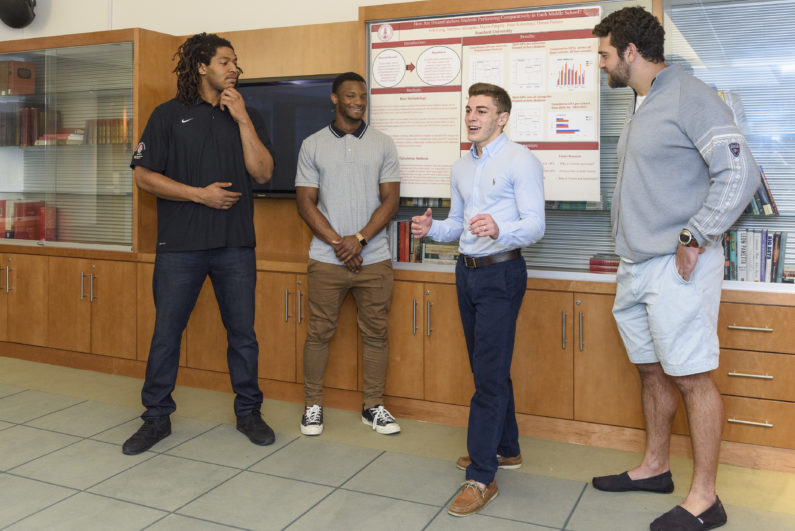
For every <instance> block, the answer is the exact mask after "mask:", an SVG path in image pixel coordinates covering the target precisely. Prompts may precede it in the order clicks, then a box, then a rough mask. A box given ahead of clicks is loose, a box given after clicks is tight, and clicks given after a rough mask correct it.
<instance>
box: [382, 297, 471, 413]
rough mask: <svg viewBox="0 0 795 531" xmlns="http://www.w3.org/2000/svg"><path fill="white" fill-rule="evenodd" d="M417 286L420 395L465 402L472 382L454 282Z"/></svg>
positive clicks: (430, 398) (455, 402) (435, 400)
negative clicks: (420, 357)
mask: <svg viewBox="0 0 795 531" xmlns="http://www.w3.org/2000/svg"><path fill="white" fill-rule="evenodd" d="M421 286H422V287H421V292H422V299H420V300H419V301H418V302H419V308H418V310H417V312H416V315H417V321H418V322H417V333H421V334H422V352H423V373H424V378H423V393H424V397H423V398H424V399H425V400H429V401H431V402H444V403H447V404H459V405H469V401H470V400H471V399H472V394H473V393H474V392H475V383H474V380H473V378H472V369H471V368H470V366H469V357H468V355H467V347H466V341H465V340H464V329H463V327H462V326H461V316H460V314H459V312H458V303H457V300H458V298H457V295H456V289H455V284H442V283H435V282H426V283H423V284H421ZM412 300H413V299H412ZM412 306H413V303H412ZM404 307H405V305H404ZM412 314H414V312H413V310H412ZM412 330H413V328H412ZM404 335H405V333H404ZM390 355H391V356H392V354H390ZM408 355H410V354H409V353H408V352H406V351H405V350H403V351H400V350H398V351H396V352H395V353H394V356H395V357H397V356H400V357H402V358H405V357H406V356H408ZM390 361H391V360H390ZM415 363H416V361H415ZM406 378H407V376H404V379H406Z"/></svg>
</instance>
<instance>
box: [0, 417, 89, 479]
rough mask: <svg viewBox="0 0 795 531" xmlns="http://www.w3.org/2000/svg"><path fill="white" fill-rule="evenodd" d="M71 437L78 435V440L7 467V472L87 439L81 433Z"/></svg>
mask: <svg viewBox="0 0 795 531" xmlns="http://www.w3.org/2000/svg"><path fill="white" fill-rule="evenodd" d="M25 427H26V428H31V429H34V430H37V429H39V428H33V427H32V426H25ZM42 431H49V430H42ZM56 433H57V432H56ZM60 435H66V434H60ZM69 437H77V440H76V441H72V442H70V443H69V444H66V445H64V446H60V447H58V448H56V449H54V450H50V451H49V452H47V453H45V454H41V455H37V456H36V457H34V458H33V459H28V460H27V461H25V462H22V463H19V464H17V465H14V466H12V467H11V468H9V469H6V472H11V471H12V470H16V469H17V468H19V467H21V466H24V465H27V464H28V463H32V462H33V461H36V460H38V459H42V458H44V457H47V456H48V455H52V454H54V453H56V452H60V451H61V450H65V449H67V448H69V447H72V446H74V445H76V444H78V443H80V442H83V441H85V440H86V438H85V437H80V436H79V435H69Z"/></svg>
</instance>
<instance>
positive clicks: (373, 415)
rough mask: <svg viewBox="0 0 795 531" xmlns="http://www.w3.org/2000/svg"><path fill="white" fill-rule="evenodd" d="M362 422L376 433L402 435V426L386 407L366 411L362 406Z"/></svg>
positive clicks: (376, 407)
mask: <svg viewBox="0 0 795 531" xmlns="http://www.w3.org/2000/svg"><path fill="white" fill-rule="evenodd" d="M362 422H363V423H364V424H367V425H368V426H372V427H373V429H374V430H375V431H377V432H378V433H382V434H384V435H391V434H393V433H400V424H398V423H397V421H395V417H393V416H392V415H391V414H390V413H389V411H387V410H386V408H385V407H384V406H375V407H371V408H370V409H365V407H364V406H362Z"/></svg>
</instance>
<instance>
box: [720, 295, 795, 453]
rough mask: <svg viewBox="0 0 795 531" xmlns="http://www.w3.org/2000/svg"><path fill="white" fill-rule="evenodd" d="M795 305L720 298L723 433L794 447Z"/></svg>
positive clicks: (734, 438) (736, 438)
mask: <svg viewBox="0 0 795 531" xmlns="http://www.w3.org/2000/svg"><path fill="white" fill-rule="evenodd" d="M793 319H795V308H793V307H789V306H773V305H763V304H741V303H732V302H725V303H723V304H721V307H720V314H719V318H718V336H719V338H720V344H721V347H724V348H723V349H722V350H721V361H720V367H719V368H718V369H717V370H716V371H715V373H714V374H715V381H716V382H717V384H718V389H720V392H721V394H722V395H723V403H724V407H725V409H726V424H725V425H724V428H723V438H724V439H725V440H729V441H737V442H744V443H751V444H763V445H767V446H778V447H783V448H795V422H793V420H792V419H795V388H793V386H792V375H793V374H795V355H793V354H795V331H793V330H795V329H793V326H792V325H791V323H792V322H793Z"/></svg>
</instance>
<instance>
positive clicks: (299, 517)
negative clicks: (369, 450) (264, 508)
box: [282, 450, 386, 531]
mask: <svg viewBox="0 0 795 531" xmlns="http://www.w3.org/2000/svg"><path fill="white" fill-rule="evenodd" d="M385 453H386V450H381V452H380V453H379V454H378V455H376V456H375V457H373V458H372V459H370V461H368V462H367V464H365V465H364V466H363V467H361V468H360V469H359V470H357V471H356V472H354V473H353V474H352V475H351V477H349V478H348V479H346V480H345V481H343V482H342V483H340V484H339V485H337V486H335V487H333V488H332V489H331V492H329V493H328V494H326V495H325V496H323V497H322V498H321V499H319V500H318V501H317V502H315V503H314V504H313V505H311V506H310V507H308V508H307V509H306V510H305V511H304V512H303V513H301V514H299V515H298V516H297V517H296V518H294V519H293V520H292V521H291V522H290V523H288V524H287V525H286V526H284V527H283V528H282V531H284V530H285V529H287V528H289V527H290V526H291V525H293V524H294V523H296V522H297V521H298V520H300V519H301V518H303V517H304V516H306V515H307V514H308V513H309V512H310V511H312V510H313V509H314V508H315V507H317V506H318V505H320V504H321V503H323V501H325V500H326V499H327V498H328V497H329V496H331V495H332V494H334V493H335V492H337V491H339V490H340V489H342V490H347V489H343V486H344V485H345V484H346V483H348V482H349V481H350V480H352V479H353V478H355V477H356V476H358V475H359V474H360V473H361V472H362V470H364V469H365V468H367V467H368V466H370V465H372V464H373V463H374V462H375V461H376V460H377V459H378V458H379V457H381V456H382V455H384V454H385Z"/></svg>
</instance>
